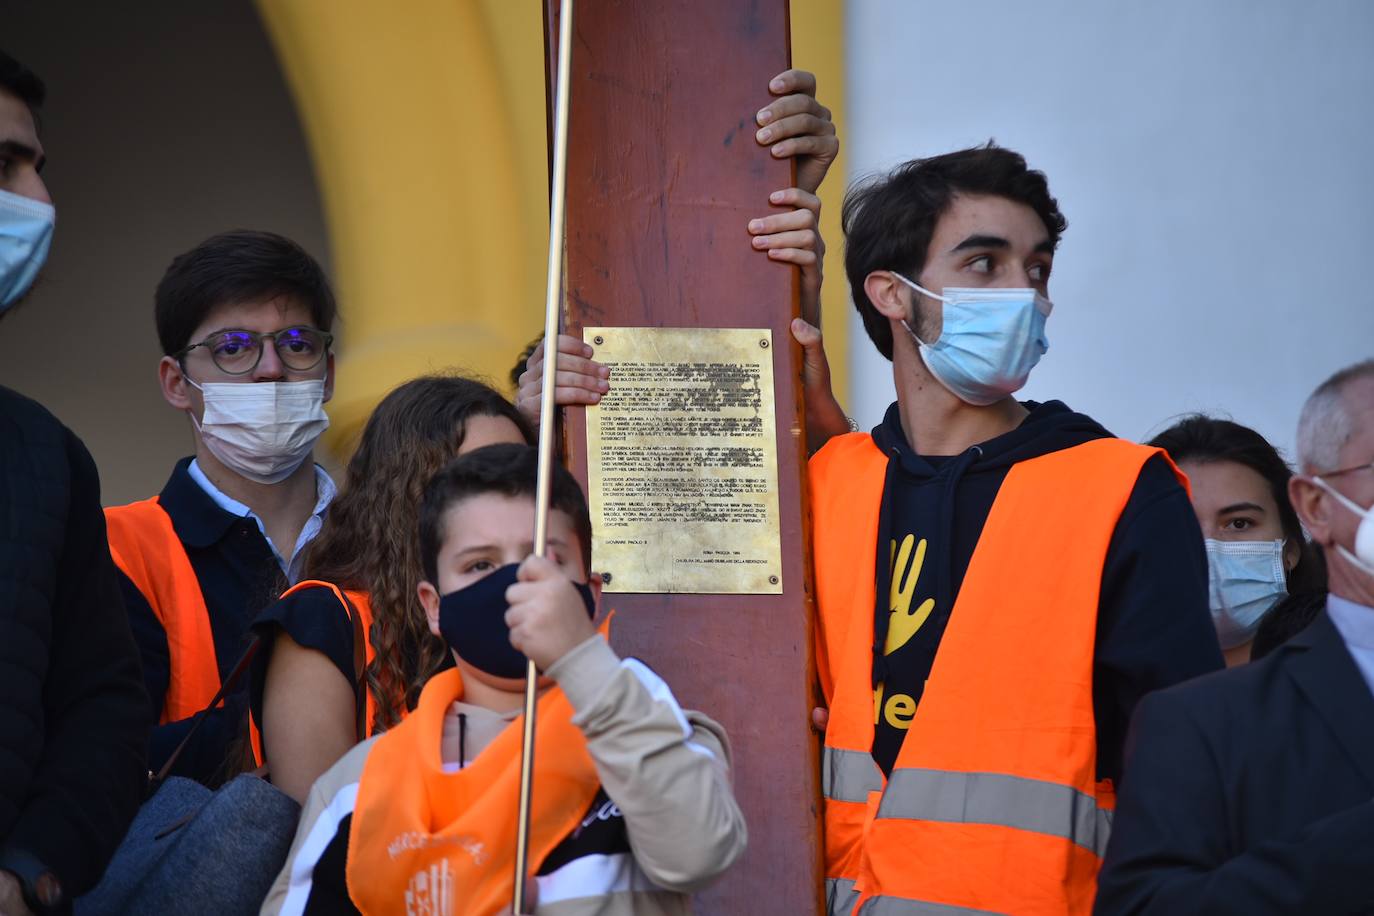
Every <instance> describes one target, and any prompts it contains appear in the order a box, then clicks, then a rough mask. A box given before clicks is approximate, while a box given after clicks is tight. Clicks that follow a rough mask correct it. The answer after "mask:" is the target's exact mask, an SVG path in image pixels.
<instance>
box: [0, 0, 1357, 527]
mask: <svg viewBox="0 0 1374 916" xmlns="http://www.w3.org/2000/svg"><path fill="white" fill-rule="evenodd" d="M541 9H542V0H404V2H396V3H387V4H380V3H375V2H364V0H259V2H257V3H253V2H251V0H197V2H195V3H185V2H177V0H139V2H137V3H128V4H102V3H92V2H80V0H44V2H42V3H34V2H31V0H0V21H2V22H4V33H3V36H0V44H3V47H4V48H5V50H6V51H8V52H9V53H11V54H13V55H15V56H16V57H18V58H19V59H20V60H22V61H24V62H25V63H26V64H28V65H29V66H30V67H32V68H33V69H34V70H36V71H37V72H38V73H39V74H40V75H41V76H42V77H43V78H44V79H45V80H46V82H47V84H48V88H49V100H48V104H47V106H46V108H45V112H44V117H43V138H44V142H45V144H46V145H47V147H48V149H49V152H50V163H49V166H48V170H47V172H46V176H45V177H46V178H47V180H48V183H49V187H50V190H51V191H52V194H53V196H54V198H55V201H56V204H57V208H58V225H57V234H56V238H55V241H54V245H53V252H52V256H51V258H50V261H49V269H48V270H47V272H46V274H45V277H44V279H43V281H42V285H41V286H40V287H39V288H37V289H36V290H35V292H34V294H33V295H32V296H31V297H30V299H29V300H28V301H27V302H26V303H25V305H24V307H23V308H21V309H20V310H18V311H17V312H16V313H14V314H12V315H10V316H8V317H7V318H6V319H5V322H4V325H3V327H0V383H3V384H5V385H8V386H10V387H13V388H17V389H19V390H20V391H23V392H25V393H27V394H29V395H31V396H33V397H35V398H37V399H38V400H40V401H42V402H43V403H44V404H46V405H47V406H48V407H50V408H51V409H52V410H53V411H54V412H55V413H56V414H57V415H58V416H59V417H61V418H62V419H63V420H64V421H65V422H66V423H67V424H68V425H70V426H71V427H72V428H73V429H75V430H76V432H77V433H78V434H79V435H81V436H82V437H83V438H84V439H85V441H86V442H87V444H88V445H89V446H90V448H91V451H92V452H93V453H94V455H95V457H96V460H97V462H98V464H99V466H100V470H101V475H102V478H103V482H104V497H105V500H106V502H107V503H114V502H123V501H127V500H130V499H134V498H139V497H143V496H147V495H150V494H152V493H155V492H156V491H157V490H158V489H160V488H161V486H162V484H163V482H164V480H165V478H166V475H167V474H168V473H169V471H170V469H171V466H172V463H173V461H174V460H175V459H176V458H177V457H179V456H181V455H183V454H186V453H187V452H189V451H190V431H189V424H188V423H187V421H186V419H185V417H183V416H180V415H178V414H177V413H176V412H174V411H172V410H171V409H170V408H168V407H167V406H166V405H165V404H164V403H163V401H162V399H161V397H160V395H159V393H158V389H157V384H156V365H157V360H158V358H159V356H160V355H161V354H160V351H159V349H158V347H157V343H156V337H155V334H154V330H153V322H152V294H153V289H154V287H155V285H156V283H157V280H158V278H159V277H160V276H161V274H162V271H163V270H164V269H165V268H166V266H167V264H168V263H169V262H170V260H171V259H172V257H173V256H175V255H176V254H178V253H180V252H182V251H185V250H186V249H188V248H190V247H191V246H193V245H195V244H196V243H197V242H199V241H201V240H202V239H204V238H205V237H207V236H209V235H211V234H213V233H215V232H219V231H222V230H225V229H231V228H238V227H251V228H261V229H270V230H273V231H276V232H280V233H282V234H285V235H288V236H290V237H292V238H294V239H296V240H298V241H299V242H301V243H302V244H303V245H305V247H306V248H307V249H309V250H310V251H311V252H313V253H314V254H315V255H316V256H317V257H319V258H320V259H321V260H322V261H323V262H324V263H325V264H326V266H327V267H328V268H329V269H330V271H331V275H332V276H333V277H334V278H335V281H336V285H337V288H338V292H339V295H340V306H341V312H342V321H341V324H340V327H339V329H338V330H339V332H340V334H339V336H340V342H339V346H338V352H339V370H340V373H339V387H338V392H337V395H336V397H335V400H334V401H333V402H332V403H331V405H330V413H331V416H332V418H333V421H334V428H333V429H332V430H331V434H330V437H329V439H328V442H327V446H328V448H329V449H330V451H331V453H332V456H331V455H326V456H322V457H324V458H325V460H326V462H327V463H328V462H337V461H338V459H339V456H341V455H343V454H345V453H346V452H347V450H348V448H349V445H350V442H351V439H352V437H353V435H355V434H356V431H357V429H358V427H359V424H360V423H361V421H362V419H363V418H365V417H366V414H367V412H368V411H369V410H370V408H371V406H372V405H373V404H374V403H375V402H376V401H377V400H378V399H379V398H380V397H381V395H382V394H384V393H385V392H386V390H388V389H389V388H390V387H392V386H393V385H395V384H396V383H398V382H400V381H403V380H404V379H406V378H409V377H411V376H413V375H415V374H418V373H420V372H423V371H426V370H429V369H434V368H442V367H449V366H452V367H458V368H461V369H465V370H468V371H473V372H477V373H481V374H484V375H487V376H489V377H490V378H492V379H494V380H496V381H497V382H498V383H501V384H504V379H505V376H506V374H507V372H508V370H509V368H510V367H511V365H512V364H513V363H514V361H515V357H516V355H517V354H518V353H519V352H520V350H521V348H522V347H523V346H524V345H525V343H526V342H527V341H528V340H529V339H530V338H531V337H533V336H535V334H536V333H537V332H538V330H539V327H540V323H541V317H540V315H541V310H542V297H543V282H544V278H543V270H544V248H545V242H546V232H547V226H546V220H547V164H546V151H545V121H544V103H545V100H544V68H543V37H542V13H541ZM792 24H793V59H794V62H795V63H796V64H797V65H798V66H802V67H807V68H809V69H813V70H816V71H817V72H818V74H819V76H820V87H821V88H820V97H821V99H822V101H823V102H824V103H825V104H827V105H828V106H830V107H831V108H832V109H834V111H835V113H836V116H837V119H838V120H839V122H840V131H841V140H842V144H843V147H844V149H845V151H846V153H845V155H846V157H847V162H844V161H842V162H841V163H840V164H839V166H838V167H837V168H836V169H835V170H834V171H832V173H831V177H830V179H829V180H828V182H827V184H826V186H825V187H824V188H823V198H824V199H825V217H826V219H825V234H826V238H827V239H828V241H829V246H830V247H829V263H828V270H827V291H826V303H825V309H826V320H825V324H826V334H827V339H828V344H829V348H830V352H831V355H832V361H833V362H834V364H835V367H836V370H837V371H836V378H837V386H838V388H839V389H840V393H841V397H842V399H843V401H844V403H845V404H846V405H847V406H848V407H849V409H850V411H851V413H853V414H854V415H855V416H856V417H857V418H858V419H859V421H860V423H861V424H862V425H864V426H868V425H872V424H874V423H876V422H877V421H878V419H879V418H880V417H881V414H882V411H883V409H884V408H885V407H886V405H887V403H888V402H889V401H890V400H891V398H892V382H891V371H890V367H889V365H888V364H887V363H886V362H884V361H883V360H882V359H881V358H880V357H878V356H877V354H876V352H875V351H873V350H872V348H871V346H870V345H869V343H868V340H867V338H866V336H865V335H864V333H863V330H862V327H861V326H860V324H859V323H858V321H857V317H856V316H855V315H854V314H853V309H852V306H851V305H850V304H849V299H848V290H847V289H846V287H845V282H844V270H843V246H842V241H841V238H840V234H839V228H838V214H839V209H840V208H839V204H840V200H841V198H842V196H843V191H844V186H845V184H846V183H847V182H848V181H851V180H856V179H862V178H863V177H865V176H867V175H870V174H873V173H874V172H876V171H879V170H882V169H886V168H888V167H890V166H892V165H894V164H896V163H898V162H900V161H903V160H905V159H908V158H911V157H913V156H918V155H930V154H934V153H938V152H943V151H947V150H950V149H955V148H958V147H962V146H967V145H971V144H975V143H980V142H984V141H986V140H988V139H989V138H995V139H996V140H997V141H998V142H999V143H1002V144H1004V145H1007V146H1011V147H1012V148H1014V149H1017V150H1019V151H1021V152H1023V153H1025V154H1026V155H1027V157H1028V158H1029V159H1030V160H1031V163H1032V164H1033V165H1034V166H1036V167H1038V168H1041V169H1043V170H1045V171H1046V172H1047V173H1048V174H1049V176H1050V178H1051V187H1052V189H1053V190H1054V192H1055V193H1056V195H1057V196H1058V197H1059V200H1060V203H1061V205H1062V206H1063V209H1064V212H1065V213H1066V215H1067V216H1068V218H1069V223H1070V228H1069V231H1068V233H1067V234H1066V236H1065V239H1064V243H1063V247H1062V249H1061V253H1060V255H1059V257H1058V259H1057V261H1056V265H1055V275H1054V281H1053V283H1052V284H1051V292H1052V294H1053V296H1054V299H1055V301H1056V311H1055V313H1054V317H1053V319H1052V320H1051V321H1050V324H1049V333H1050V338H1051V341H1052V347H1051V352H1050V354H1049V356H1048V357H1047V358H1046V359H1045V361H1044V362H1043V363H1042V364H1041V366H1040V368H1039V369H1038V370H1037V371H1036V373H1035V375H1034V376H1033V377H1032V379H1031V383H1030V385H1029V386H1028V389H1027V391H1026V395H1027V396H1030V397H1033V398H1050V397H1058V398H1062V399H1064V400H1066V401H1068V402H1069V403H1070V404H1071V405H1072V406H1074V407H1076V408H1078V409H1081V410H1085V411H1087V412H1089V413H1092V414H1093V415H1094V416H1096V417H1097V418H1098V419H1100V420H1102V421H1103V422H1104V423H1105V424H1107V425H1108V426H1109V427H1110V428H1112V429H1113V430H1114V431H1116V432H1117V433H1119V434H1121V435H1124V436H1127V437H1131V438H1143V437H1145V436H1146V435H1148V434H1149V433H1150V432H1151V431H1153V430H1155V429H1157V428H1159V427H1161V426H1162V425H1164V424H1165V423H1166V422H1167V421H1168V419H1169V418H1170V417H1173V416H1175V415H1177V414H1179V413H1182V412H1185V411H1189V410H1195V409H1208V410H1215V411H1221V412H1225V413H1228V414H1229V415H1232V416H1234V418H1235V419H1237V420H1238V421H1240V422H1243V423H1247V424H1249V425H1252V426H1255V427H1256V428H1258V429H1259V430H1260V431H1261V432H1262V433H1264V434H1266V435H1267V436H1269V437H1271V438H1272V439H1273V441H1275V442H1277V443H1279V444H1280V445H1282V446H1284V447H1287V446H1288V445H1289V444H1290V443H1291V441H1292V435H1293V426H1294V423H1295V420H1296V414H1297V410H1298V407H1299V405H1300V404H1301V401H1302V399H1303V397H1304V396H1305V395H1306V393H1307V392H1308V391H1310V390H1311V388H1312V387H1313V386H1314V385H1315V384H1316V383H1317V382H1318V381H1319V380H1320V379H1321V378H1323V377H1324V376H1325V375H1327V374H1328V373H1329V372H1330V371H1331V370H1332V369H1334V368H1335V367H1337V366H1339V365H1341V364H1344V363H1348V362H1352V361H1354V360H1356V359H1358V358H1362V357H1365V356H1369V355H1371V353H1372V352H1374V290H1371V287H1370V284H1369V282H1368V281H1367V280H1366V275H1365V271H1366V269H1367V268H1366V264H1367V263H1369V258H1368V250H1369V249H1370V247H1371V245H1372V244H1374V181H1371V180H1370V177H1369V176H1370V165H1369V163H1371V162H1374V121H1372V120H1371V118H1370V116H1369V113H1368V112H1369V110H1370V107H1371V102H1374V55H1371V54H1370V53H1369V49H1370V48H1371V47H1374V4H1369V3H1366V2H1363V0H1319V2H1314V3H1301V4H1299V3H1294V2H1291V0H1208V2H1205V3H1197V2H1195V0H1158V2H1155V3H1151V4H1099V3H1092V2H1089V0H1042V2H1039V3H1035V4H1026V3H1023V2H1018V0H983V2H980V3H978V4H976V5H970V4H966V3H950V2H945V3H936V2H934V0H794V2H793V3H792ZM762 88H763V87H760V92H761V93H762ZM761 100H762V99H761ZM574 116H575V114H574ZM627 218H631V219H632V218H633V214H627Z"/></svg>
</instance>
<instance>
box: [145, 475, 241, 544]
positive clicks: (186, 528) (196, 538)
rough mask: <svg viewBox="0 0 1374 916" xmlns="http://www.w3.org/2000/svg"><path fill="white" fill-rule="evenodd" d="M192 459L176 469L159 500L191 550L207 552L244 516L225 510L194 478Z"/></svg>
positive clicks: (184, 542)
mask: <svg viewBox="0 0 1374 916" xmlns="http://www.w3.org/2000/svg"><path fill="white" fill-rule="evenodd" d="M191 460H192V459H190V458H183V459H181V460H180V461H178V462H177V466H176V467H175V468H173V469H172V476H171V477H169V478H168V479H167V485H166V486H164V487H163V488H162V493H161V495H159V496H158V504H159V505H160V506H162V508H163V510H164V511H165V512H166V513H167V515H168V516H169V517H171V519H172V528H174V529H175V530H176V533H177V537H178V538H180V539H181V542H182V543H183V544H185V545H186V546H187V547H196V548H206V547H212V546H214V545H215V544H217V543H219V541H220V539H222V538H223V537H224V536H225V535H226V534H228V533H229V529H231V528H233V527H234V525H235V524H236V523H238V522H239V521H240V519H241V518H242V516H238V515H235V514H234V513H232V512H230V511H228V510H227V509H223V508H221V507H220V505H219V504H218V503H216V502H215V501H214V499H213V498H211V496H210V494H209V493H206V492H205V490H204V489H203V488H202V487H201V485H200V484H198V483H196V481H195V478H193V477H192V476H191V472H190V470H189V468H190V467H191Z"/></svg>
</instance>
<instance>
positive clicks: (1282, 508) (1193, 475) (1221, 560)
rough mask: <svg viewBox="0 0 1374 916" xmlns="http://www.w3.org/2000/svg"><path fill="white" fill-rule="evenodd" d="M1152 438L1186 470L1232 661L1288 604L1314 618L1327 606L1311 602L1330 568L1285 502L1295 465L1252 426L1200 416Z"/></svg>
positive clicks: (1246, 656)
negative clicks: (1322, 607)
mask: <svg viewBox="0 0 1374 916" xmlns="http://www.w3.org/2000/svg"><path fill="white" fill-rule="evenodd" d="M1149 444H1150V445H1153V446H1155V447H1157V448H1162V449H1164V450H1165V451H1166V452H1168V453H1169V457H1170V458H1173V459H1174V463H1176V464H1177V465H1178V466H1179V468H1180V469H1181V470H1182V471H1183V472H1184V473H1185V474H1187V475H1188V481H1189V483H1190V484H1191V489H1192V500H1193V509H1194V511H1196V512H1197V520H1198V524H1200V525H1201V526H1202V534H1203V537H1204V538H1206V544H1207V567H1208V578H1209V580H1210V586H1211V588H1210V592H1211V599H1210V600H1211V608H1212V622H1213V624H1215V625H1216V628H1217V637H1218V638H1219V639H1220V640H1221V648H1222V652H1223V654H1224V655H1225V656H1226V664H1227V666H1228V667H1230V666H1234V665H1240V664H1244V663H1245V662H1247V661H1249V660H1250V651H1251V646H1252V645H1253V644H1254V642H1255V636H1256V634H1257V633H1258V631H1259V628H1260V624H1261V623H1262V622H1263V621H1264V620H1265V618H1266V617H1267V616H1271V614H1287V613H1288V612H1289V609H1290V608H1291V609H1292V610H1293V611H1295V612H1301V610H1302V609H1304V608H1308V609H1311V610H1312V612H1313V614H1314V616H1315V610H1317V609H1318V608H1319V607H1320V606H1321V605H1324V604H1325V602H1324V601H1319V602H1312V601H1310V600H1308V599H1309V598H1310V596H1311V595H1312V594H1314V593H1316V594H1319V595H1321V596H1322V597H1323V598H1324V596H1325V592H1326V571H1325V569H1324V568H1323V566H1322V561H1321V557H1320V555H1319V554H1318V553H1317V551H1316V550H1314V549H1313V548H1312V547H1311V546H1310V545H1309V544H1308V542H1307V537H1306V536H1305V535H1304V534H1303V530H1302V524H1301V523H1300V522H1299V521H1298V515H1297V513H1296V512H1294V511H1293V506H1292V503H1290V502H1289V501H1288V478H1290V477H1292V476H1293V471H1292V469H1290V468H1289V467H1288V463H1287V462H1286V461H1284V460H1283V457H1282V456H1281V455H1279V453H1278V450H1277V449H1275V448H1274V446H1272V445H1270V444H1269V442H1268V441H1267V440H1266V439H1265V438H1264V437H1263V436H1261V435H1260V434H1259V433H1257V432H1255V431H1254V430H1253V429H1250V428H1249V427H1247V426H1241V425H1240V424H1239V423H1232V422H1231V421H1230V420H1219V419H1216V418H1213V417H1207V416H1203V415H1201V414H1194V415H1192V416H1189V417H1184V418H1183V419H1182V420H1180V421H1178V422H1177V423H1175V424H1174V425H1173V426H1171V427H1169V428H1168V429H1166V430H1164V432H1162V433H1160V434H1159V435H1157V436H1155V437H1154V438H1153V439H1151V440H1150V443H1149ZM1307 622H1309V623H1310V622H1311V621H1310V619H1309V620H1308V621H1307ZM1295 632H1296V631H1295Z"/></svg>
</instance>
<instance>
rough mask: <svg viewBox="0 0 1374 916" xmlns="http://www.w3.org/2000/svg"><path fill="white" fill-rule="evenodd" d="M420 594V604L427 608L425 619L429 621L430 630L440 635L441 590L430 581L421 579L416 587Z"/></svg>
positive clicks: (417, 592)
mask: <svg viewBox="0 0 1374 916" xmlns="http://www.w3.org/2000/svg"><path fill="white" fill-rule="evenodd" d="M415 592H416V594H417V595H419V596H420V606H421V607H423V608H424V609H425V620H427V621H429V631H430V632H431V633H433V634H434V635H435V636H439V635H440V633H439V590H438V589H436V588H435V587H434V586H433V585H431V584H430V583H429V582H424V581H421V582H420V584H419V585H417V586H416V587H415Z"/></svg>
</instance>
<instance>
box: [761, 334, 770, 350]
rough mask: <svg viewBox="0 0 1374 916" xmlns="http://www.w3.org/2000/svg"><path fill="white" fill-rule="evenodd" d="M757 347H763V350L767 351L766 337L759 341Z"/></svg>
mask: <svg viewBox="0 0 1374 916" xmlns="http://www.w3.org/2000/svg"><path fill="white" fill-rule="evenodd" d="M759 346H760V347H763V348H764V349H765V350H767V349H768V338H767V337H764V338H762V339H761V340H760V341H759Z"/></svg>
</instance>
